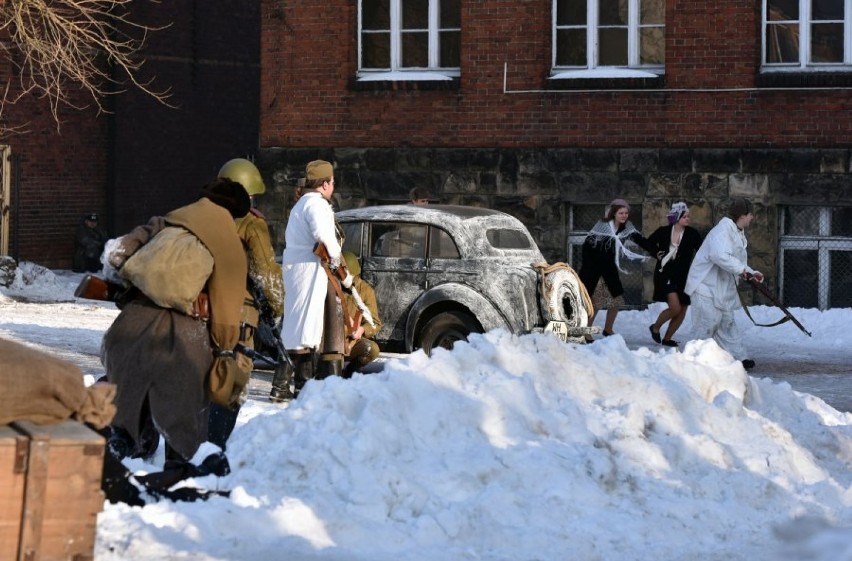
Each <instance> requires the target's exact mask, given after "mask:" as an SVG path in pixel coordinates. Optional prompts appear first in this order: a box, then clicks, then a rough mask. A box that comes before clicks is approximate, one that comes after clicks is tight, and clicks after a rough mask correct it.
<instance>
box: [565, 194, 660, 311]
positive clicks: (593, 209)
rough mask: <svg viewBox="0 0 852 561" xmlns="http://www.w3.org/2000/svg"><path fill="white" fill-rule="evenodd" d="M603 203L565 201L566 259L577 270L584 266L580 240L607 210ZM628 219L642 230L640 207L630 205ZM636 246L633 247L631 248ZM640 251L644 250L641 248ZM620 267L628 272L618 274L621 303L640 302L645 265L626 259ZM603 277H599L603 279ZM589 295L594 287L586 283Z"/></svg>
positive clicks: (639, 304)
mask: <svg viewBox="0 0 852 561" xmlns="http://www.w3.org/2000/svg"><path fill="white" fill-rule="evenodd" d="M606 208H607V205H606V204H605V203H598V204H568V205H567V206H566V213H565V215H566V217H567V220H568V228H567V230H568V236H567V238H566V247H565V255H566V259H565V262H566V263H568V264H569V265H571V267H573V268H574V270H575V271H577V272H578V273H579V272H580V270H581V269H582V267H583V241H585V239H586V236H587V235H588V233H589V231H590V230H591V229H592V227H593V226H594V225H595V224H596V223H597V221H598V220H602V219H603V213H604V211H605V210H606ZM630 222H632V223H633V226H635V227H636V229H637V230H639V231H640V232H641V231H642V208H641V207H639V206H636V205H632V206H631V207H630ZM633 249H636V248H633ZM637 251H638V252H639V253H644V251H642V250H641V249H639V250H637ZM621 268H622V269H624V270H625V271H627V274H622V275H621V284H622V286H623V287H624V303H625V305H626V306H628V307H636V308H638V307H641V306H643V304H644V302H643V298H642V290H643V280H642V279H643V271H644V265H643V264H641V263H637V262H632V261H630V260H629V259H625V260H624V261H622V263H621ZM602 282H603V281H601V283H602ZM586 289H587V290H589V295H591V294H592V292H594V289H595V287H586Z"/></svg>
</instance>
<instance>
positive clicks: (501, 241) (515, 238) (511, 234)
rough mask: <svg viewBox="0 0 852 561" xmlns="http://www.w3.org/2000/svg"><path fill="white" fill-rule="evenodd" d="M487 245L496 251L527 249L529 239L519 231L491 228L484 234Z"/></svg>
mask: <svg viewBox="0 0 852 561" xmlns="http://www.w3.org/2000/svg"><path fill="white" fill-rule="evenodd" d="M485 237H486V238H487V239H488V243H490V244H491V246H492V247H494V248H496V249H529V248H530V247H531V245H530V239H529V237H527V236H526V235H524V233H523V232H521V231H520V230H511V229H509V228H491V229H489V230H487V231H486V232H485Z"/></svg>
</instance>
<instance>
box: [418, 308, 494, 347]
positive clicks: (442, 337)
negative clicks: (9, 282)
mask: <svg viewBox="0 0 852 561" xmlns="http://www.w3.org/2000/svg"><path fill="white" fill-rule="evenodd" d="M480 332H482V328H481V327H480V326H479V322H477V321H476V318H474V317H473V316H472V315H470V314H468V313H466V312H442V313H440V314H438V315H436V316H435V317H433V318H432V319H430V320H429V321H428V322H427V323H426V325H425V326H424V327H423V330H422V331H421V332H420V348H421V349H423V350H424V351H426V354H431V353H432V349H437V348H444V349H452V348H453V345H454V344H455V343H456V342H457V341H467V336H468V335H470V334H471V333H480Z"/></svg>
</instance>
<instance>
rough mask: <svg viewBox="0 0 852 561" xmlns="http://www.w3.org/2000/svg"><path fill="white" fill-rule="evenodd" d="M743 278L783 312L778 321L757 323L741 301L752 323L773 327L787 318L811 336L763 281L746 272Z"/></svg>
mask: <svg viewBox="0 0 852 561" xmlns="http://www.w3.org/2000/svg"><path fill="white" fill-rule="evenodd" d="M745 279H746V281H748V283H749V284H750V285H752V286H753V287H754V288H755V289H756V290H757V291H758V292H760V293H761V294H763V295H764V296H766V298H767V299H768V300H769V301H770V302H771V303H772V304H773V305H774V306H775V307H776V308H778V309H779V310H781V311H782V312H783V313H784V317H783V318H781V319H779V320H778V321H776V322H774V323H757V322H756V321H754V318H753V317H751V314H750V313H749V311H748V307H747V306H746V305H745V303H743V310H745V313H746V315H747V316H748V319H750V320H751V322H752V323H753V324H755V325H757V326H758V327H773V326H775V325H781V324H782V323H784V322H785V321H788V320H789V321H792V322H793V324H794V325H795V326H796V327H798V328H799V329H801V330H802V332H803V333H804V334H805V335H807V336H808V337H812V335H811V333H810V331H808V330H807V329H805V326H804V325H802V324H801V323H800V322H799V320H797V319H796V318H795V317H794V316H793V314H791V313H790V310H788V309H787V307H786V306H785V305H784V304H782V303H781V301H780V300H778V298H777V297H776V296H775V295H774V294H772V293H771V292H770V291H769V289H768V288H766V286H765V285H764V284H763V283H761V282H759V281H758V280H757V279H756V278H754V275H752V274H746V277H745Z"/></svg>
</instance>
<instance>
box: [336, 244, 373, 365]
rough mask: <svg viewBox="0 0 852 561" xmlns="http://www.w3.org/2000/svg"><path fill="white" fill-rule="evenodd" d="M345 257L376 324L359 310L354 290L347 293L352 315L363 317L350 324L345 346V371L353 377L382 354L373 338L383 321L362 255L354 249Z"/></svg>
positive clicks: (353, 280) (354, 285) (345, 254)
mask: <svg viewBox="0 0 852 561" xmlns="http://www.w3.org/2000/svg"><path fill="white" fill-rule="evenodd" d="M343 259H344V260H345V261H346V268H347V269H348V270H349V273H350V274H351V275H352V286H353V287H354V288H355V290H357V291H358V294H359V295H360V296H361V300H362V301H363V302H364V305H365V306H367V309H368V310H370V314H371V315H372V316H373V317H372V319H373V324H372V325H371V324H370V323H369V322H368V321H367V320H366V319H364V318H363V317H362V316H361V315H360V314H359V313H358V304H357V303H356V302H355V299H354V298H353V297H352V293H351V292H346V293H344V298H345V299H346V302H345V303H344V305H345V306H346V308H347V310H348V312H349V317H351V318H356V317H360V318H361V320H360V322H359V324H358V325H347V326H346V344H345V347H346V359H347V360H348V363H347V364H346V368H344V370H343V377H344V378H350V377H351V376H352V374H353V373H354V372H356V371H357V370H359V369H361V368H363V367H364V366H366V365H368V364H369V363H371V362H373V361H374V360H376V358H377V357H378V356H379V352H380V350H381V349H380V348H379V345H378V344H377V343H376V342H375V341H373V340H372V339H373V337H375V336H376V333H378V332H379V330H381V328H382V320H381V319H379V308H378V303H377V302H376V292H375V291H374V290H373V287H372V286H370V284H369V283H368V282H367V281H365V280H364V279H362V278H361V264H360V263H359V262H358V257H357V256H356V255H355V254H354V253H352V252H351V251H344V252H343Z"/></svg>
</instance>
